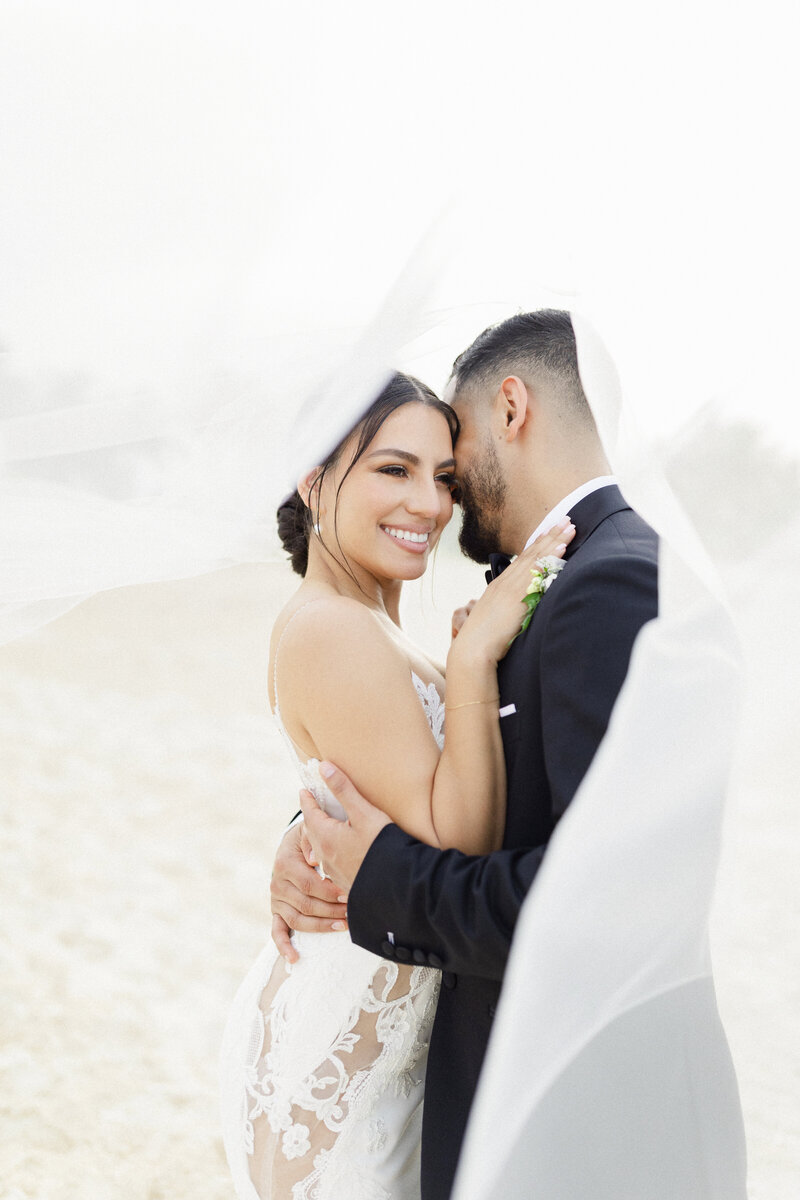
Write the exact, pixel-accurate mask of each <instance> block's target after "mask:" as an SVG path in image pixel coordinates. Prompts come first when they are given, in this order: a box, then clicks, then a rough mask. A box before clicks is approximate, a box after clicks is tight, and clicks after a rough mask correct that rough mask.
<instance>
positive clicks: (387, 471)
mask: <svg viewBox="0 0 800 1200" xmlns="http://www.w3.org/2000/svg"><path fill="white" fill-rule="evenodd" d="M378 473H379V474H380V475H392V476H394V477H395V478H396V479H405V478H407V476H408V467H403V466H400V464H399V463H396V464H395V463H393V464H392V465H391V466H387V467H378ZM434 478H435V480H436V482H437V483H441V484H442V486H443V487H446V488H447V489H448V491H449V492H450V494H451V496H453V498H454V499H455V495H454V493H455V492H456V491H457V490H458V483H457V482H456V477H455V475H453V474H451V473H450V472H449V471H442V472H440V473H439V474H438V475H435V476H434Z"/></svg>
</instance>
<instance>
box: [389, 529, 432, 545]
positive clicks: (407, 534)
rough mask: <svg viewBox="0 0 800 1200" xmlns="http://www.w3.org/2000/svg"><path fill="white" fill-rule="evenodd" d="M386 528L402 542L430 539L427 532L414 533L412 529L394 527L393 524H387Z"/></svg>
mask: <svg viewBox="0 0 800 1200" xmlns="http://www.w3.org/2000/svg"><path fill="white" fill-rule="evenodd" d="M384 529H385V530H386V532H387V533H390V534H391V535H392V537H395V538H398V539H399V540H400V541H401V542H427V540H428V535H427V533H412V532H411V530H410V529H393V528H392V527H391V525H385V526H384Z"/></svg>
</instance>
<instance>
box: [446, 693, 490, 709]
mask: <svg viewBox="0 0 800 1200" xmlns="http://www.w3.org/2000/svg"><path fill="white" fill-rule="evenodd" d="M499 702H500V697H499V696H492V697H491V699H490V700H467V701H466V702H465V703H464V704H445V706H444V707H445V711H447V712H452V711H453V709H454V708H469V707H470V706H471V705H473V704H498V703H499Z"/></svg>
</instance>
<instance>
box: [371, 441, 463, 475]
mask: <svg viewBox="0 0 800 1200" xmlns="http://www.w3.org/2000/svg"><path fill="white" fill-rule="evenodd" d="M379 455H384V456H386V455H389V456H390V457H391V458H402V459H404V460H405V461H406V462H410V463H411V464H412V466H415V467H418V466H419V465H420V460H419V459H418V458H417V456H416V454H412V453H411V451H410V450H397V449H395V448H393V447H391V446H389V447H387V448H386V449H385V450H372V451H370V453H369V454H368V455H367V456H366V457H367V458H377V457H378V456H379ZM455 465H456V460H455V459H454V458H446V459H445V460H444V462H440V463H439V465H438V467H437V468H436V470H437V471H443V470H444V469H445V467H454V466H455Z"/></svg>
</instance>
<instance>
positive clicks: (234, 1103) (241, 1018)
mask: <svg viewBox="0 0 800 1200" xmlns="http://www.w3.org/2000/svg"><path fill="white" fill-rule="evenodd" d="M412 679H413V682H414V687H415V689H416V691H417V694H418V695H419V698H420V701H421V703H422V704H423V706H424V708H425V713H426V716H427V718H428V722H429V724H430V727H431V732H432V733H433V735H434V737H435V738H436V741H437V743H438V744H439V747H440V748H441V747H442V745H443V742H444V733H443V726H444V704H443V702H442V699H441V697H440V696H439V694H438V692H437V690H436V687H435V686H434V685H433V684H429V685H426V684H424V683H423V681H422V680H421V679H420V678H419V677H418V676H417V675H415V674H414V673H413V672H412ZM275 719H276V721H277V724H278V727H279V729H280V730H281V732H282V734H283V736H284V739H285V741H286V743H287V745H288V747H289V749H290V752H291V754H292V756H293V758H294V760H295V762H296V763H297V767H298V770H299V773H300V777H301V779H302V782H303V786H304V787H306V788H308V789H309V791H311V792H313V794H314V795H315V796H316V798H317V800H318V802H319V803H320V804H321V805H322V807H323V808H325V809H326V811H327V812H329V813H330V814H331V816H336V817H339V818H340V819H341V818H343V817H344V813H343V810H342V809H341V806H340V805H339V804H338V802H337V801H336V800H335V798H334V797H333V795H332V794H331V793H330V792H329V791H328V789H327V788H326V787H325V784H324V783H323V780H322V777H321V776H320V773H319V763H318V761H317V760H316V759H311V760H309V761H308V762H305V763H304V762H301V760H300V759H299V757H298V755H297V752H296V750H295V748H294V745H293V743H292V742H291V740H290V739H289V737H288V734H287V733H286V730H285V728H284V726H283V723H282V721H281V717H280V709H279V706H278V702H277V691H276V707H275ZM294 942H295V945H296V947H297V950H298V953H299V955H300V960H299V962H297V963H295V964H294V965H293V966H292V965H289V964H287V963H286V962H285V961H284V959H283V958H281V957H280V956H279V955H278V954H277V951H276V949H275V947H274V945H273V944H272V943H270V944H269V945H267V946H266V947H265V948H264V950H263V951H262V953H261V955H260V956H259V958H258V959H257V961H256V963H255V964H254V966H253V968H252V969H251V971H250V972H249V974H248V975H247V977H246V978H245V980H244V982H243V983H242V985H241V987H240V988H239V990H238V992H237V994H236V997H235V999H234V1002H233V1006H232V1009H231V1012H230V1016H229V1018H228V1023H227V1026H226V1030H225V1035H224V1038H223V1046H222V1055H221V1088H222V1095H221V1101H222V1125H223V1139H224V1143H225V1152H226V1154H227V1157H228V1163H229V1165H230V1168H231V1172H232V1174H233V1179H234V1183H235V1186H236V1194H237V1196H238V1197H239V1200H345V1198H346V1200H418V1198H419V1194H420V1182H419V1179H420V1162H419V1148H420V1133H421V1127H422V1096H423V1085H424V1079H425V1066H426V1062H427V1055H428V1038H429V1034H430V1029H431V1025H432V1023H433V1017H434V1012H435V1008H436V999H437V996H438V990H439V981H440V975H439V972H438V971H435V970H433V969H432V968H431V967H425V966H409V965H404V964H400V963H396V962H389V961H388V960H386V959H382V958H379V957H377V956H376V955H374V954H370V953H369V952H368V951H366V950H363V949H361V947H360V946H355V945H353V943H352V942H351V941H350V935H349V934H348V933H347V932H342V933H295V934H294Z"/></svg>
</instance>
